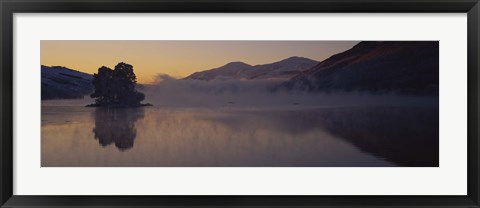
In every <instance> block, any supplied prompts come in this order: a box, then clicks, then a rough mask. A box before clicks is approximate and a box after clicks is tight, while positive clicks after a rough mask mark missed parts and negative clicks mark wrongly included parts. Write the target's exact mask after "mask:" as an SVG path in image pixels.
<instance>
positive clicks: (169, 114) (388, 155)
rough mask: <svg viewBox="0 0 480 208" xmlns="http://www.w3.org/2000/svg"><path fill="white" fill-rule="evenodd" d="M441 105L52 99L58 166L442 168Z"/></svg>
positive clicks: (49, 122) (48, 139)
mask: <svg viewBox="0 0 480 208" xmlns="http://www.w3.org/2000/svg"><path fill="white" fill-rule="evenodd" d="M438 119H439V118H438V108H436V107H336V108H332V107H323V108H320V107H319V108H313V107H309V108H302V107H297V106H294V107H291V108H281V109H255V108H238V109H235V108H216V109H208V108H160V107H144V108H136V109H102V108H86V107H80V106H77V107H75V106H42V128H41V131H42V133H41V134H42V138H41V139H42V142H41V149H42V151H41V154H42V155H41V161H42V166H43V167H52V166H82V167H83V166H130V167H131V166H154V167H357V166H375V167H377V166H430V167H431V166H434V167H436V166H438V163H439V161H438V134H439V133H438V132H439V129H438V128H439V127H438Z"/></svg>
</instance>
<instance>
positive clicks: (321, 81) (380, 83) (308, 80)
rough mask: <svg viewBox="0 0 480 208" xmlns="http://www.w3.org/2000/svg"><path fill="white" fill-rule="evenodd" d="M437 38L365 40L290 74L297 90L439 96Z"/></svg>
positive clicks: (291, 84) (289, 87) (292, 84)
mask: <svg viewBox="0 0 480 208" xmlns="http://www.w3.org/2000/svg"><path fill="white" fill-rule="evenodd" d="M438 82H439V43H438V41H384V42H374V41H364V42H360V43H359V44H357V45H355V46H354V47H353V48H351V49H350V50H347V51H345V52H342V53H339V54H336V55H334V56H331V57H330V58H328V59H326V60H325V61H322V62H321V63H319V64H318V65H316V66H314V67H313V68H311V69H309V70H306V71H304V72H302V73H301V74H299V75H297V76H295V77H293V78H292V79H291V80H290V81H288V82H287V83H285V84H284V85H283V86H284V87H287V88H288V89H295V90H300V91H323V92H332V91H369V92H397V93H401V94H419V95H422V94H428V95H432V94H433V95H435V94H437V95H438Z"/></svg>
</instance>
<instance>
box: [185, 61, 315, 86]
mask: <svg viewBox="0 0 480 208" xmlns="http://www.w3.org/2000/svg"><path fill="white" fill-rule="evenodd" d="M316 64H318V62H317V61H314V60H311V59H308V58H304V57H297V56H293V57H290V58H287V59H283V60H281V61H278V62H274V63H270V64H261V65H255V66H251V65H249V64H246V63H243V62H230V63H228V64H226V65H224V66H221V67H218V68H214V69H210V70H205V71H201V72H195V73H193V74H191V75H189V76H187V77H186V78H184V79H191V80H204V81H210V80H252V79H262V80H265V79H280V80H288V79H290V78H292V77H293V76H295V75H298V74H300V73H301V72H302V71H305V70H307V69H310V68H311V67H313V66H315V65H316Z"/></svg>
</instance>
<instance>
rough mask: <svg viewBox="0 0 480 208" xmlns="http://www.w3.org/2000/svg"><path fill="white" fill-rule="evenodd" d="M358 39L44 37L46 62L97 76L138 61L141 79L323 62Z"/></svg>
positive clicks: (140, 81)
mask: <svg viewBox="0 0 480 208" xmlns="http://www.w3.org/2000/svg"><path fill="white" fill-rule="evenodd" d="M357 43H358V41H171V40H119V41H117V40H115V41H106V40H42V41H41V64H42V65H46V66H65V67H68V68H70V69H75V70H78V71H81V72H85V73H89V74H93V73H96V72H97V70H98V68H100V67H101V66H107V67H110V68H112V69H113V67H114V66H115V65H116V64H118V63H119V62H126V63H128V64H131V65H133V69H134V72H135V74H136V75H137V80H138V82H139V83H151V82H153V81H154V80H155V77H156V76H157V75H158V74H168V75H170V76H173V77H176V78H183V77H186V76H188V75H190V74H192V73H194V72H197V71H204V70H208V69H212V68H217V67H220V66H223V65H225V64H227V63H229V62H233V61H241V62H245V63H247V64H250V65H257V64H268V63H273V62H276V61H280V60H283V59H286V58H289V57H292V56H299V57H306V58H310V59H313V60H316V61H322V60H325V59H326V58H328V57H330V56H332V55H335V54H337V53H339V52H343V51H345V50H348V49H350V48H351V47H353V46H354V45H355V44H357Z"/></svg>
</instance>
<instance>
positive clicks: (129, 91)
mask: <svg viewBox="0 0 480 208" xmlns="http://www.w3.org/2000/svg"><path fill="white" fill-rule="evenodd" d="M136 84H137V77H136V76H135V73H134V72H133V66H132V65H130V64H127V63H124V62H121V63H118V64H117V65H116V66H115V68H114V69H113V70H112V69H110V68H108V67H106V66H102V67H100V68H99V69H98V73H97V74H94V75H93V80H92V85H93V87H94V92H93V93H92V94H91V95H90V97H91V98H95V103H93V104H89V105H87V106H86V107H108V108H130V107H143V106H151V105H152V104H149V103H147V104H144V103H141V102H142V101H143V100H144V99H145V94H143V93H141V92H139V91H137V90H136V89H135V86H136Z"/></svg>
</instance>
